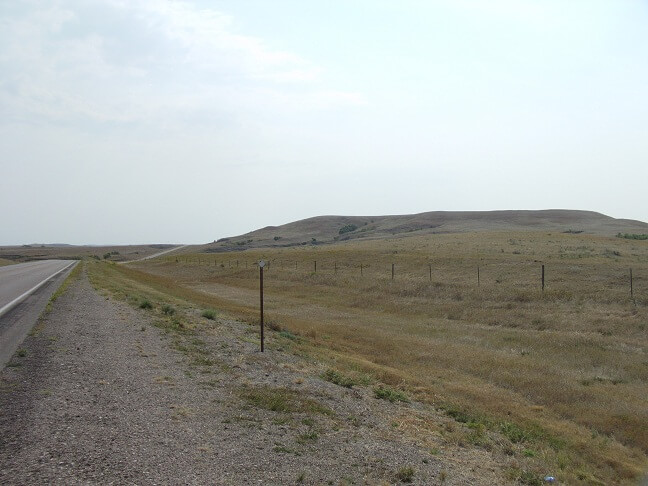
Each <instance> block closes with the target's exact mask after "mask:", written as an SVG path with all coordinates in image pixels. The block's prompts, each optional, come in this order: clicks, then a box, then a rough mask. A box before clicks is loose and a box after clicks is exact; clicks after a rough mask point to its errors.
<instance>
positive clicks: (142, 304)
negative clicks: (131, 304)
mask: <svg viewBox="0 0 648 486" xmlns="http://www.w3.org/2000/svg"><path fill="white" fill-rule="evenodd" d="M139 308H140V309H152V308H153V305H152V304H151V303H150V302H149V301H148V300H146V299H144V300H143V301H142V302H140V305H139Z"/></svg>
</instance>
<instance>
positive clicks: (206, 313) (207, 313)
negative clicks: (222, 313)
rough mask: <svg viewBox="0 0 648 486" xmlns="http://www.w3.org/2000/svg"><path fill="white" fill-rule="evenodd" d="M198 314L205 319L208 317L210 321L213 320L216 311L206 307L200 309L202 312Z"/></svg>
mask: <svg viewBox="0 0 648 486" xmlns="http://www.w3.org/2000/svg"><path fill="white" fill-rule="evenodd" d="M200 315H201V316H203V317H204V318H206V319H209V320H210V321H213V320H214V319H216V311H215V310H212V309H206V310H204V311H202V314H200Z"/></svg>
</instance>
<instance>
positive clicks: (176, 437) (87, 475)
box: [0, 273, 506, 485]
mask: <svg viewBox="0 0 648 486" xmlns="http://www.w3.org/2000/svg"><path fill="white" fill-rule="evenodd" d="M186 312H187V313H188V314H187V315H186V316H185V315H180V313H178V314H177V315H176V318H175V320H172V321H171V320H169V319H167V320H166V321H164V320H162V321H161V319H160V317H159V316H158V315H157V314H155V313H152V312H151V311H147V310H140V309H134V308H132V307H130V306H129V305H127V304H126V303H123V302H121V301H117V300H113V299H112V298H110V297H109V296H107V295H102V294H101V293H99V292H97V291H96V290H95V289H93V288H92V286H91V285H90V283H89V282H88V279H87V276H86V275H85V273H84V274H82V276H81V277H79V279H78V280H77V281H75V282H74V283H73V284H72V285H71V286H70V287H69V289H68V290H67V292H66V293H65V294H64V295H63V296H61V297H60V298H59V299H58V300H57V301H56V302H55V304H54V305H53V308H52V310H51V312H50V313H48V314H47V315H45V316H44V317H43V318H42V319H41V322H40V323H39V324H38V325H37V326H36V327H35V329H34V331H33V332H32V333H31V335H30V336H29V337H28V338H27V339H26V340H25V342H24V343H23V345H22V347H21V351H20V352H19V353H17V354H16V355H15V356H14V358H13V359H12V361H11V362H10V363H9V365H8V366H7V368H5V369H4V370H3V371H2V372H1V373H0V483H1V484H17V485H20V484H43V483H55V484H113V483H114V484H277V485H284V484H335V485H338V484H395V483H400V482H402V481H408V480H410V481H411V483H413V484H502V483H505V482H506V481H504V480H503V479H502V477H501V476H500V473H499V472H498V471H499V470H500V467H501V466H500V461H498V459H497V458H496V457H493V456H492V455H491V454H490V453H489V452H488V451H486V450H483V449H480V448H477V447H470V448H468V447H465V446H464V445H463V444H461V443H456V444H455V443H453V442H452V440H451V438H452V436H453V428H454V427H456V426H457V425H456V422H454V421H453V420H452V419H449V418H447V417H444V416H443V415H441V414H439V413H437V412H435V411H434V410H432V409H430V407H426V406H423V405H421V404H417V403H402V402H396V403H391V402H389V401H385V400H378V399H376V398H375V397H374V394H373V389H372V386H354V387H353V388H345V387H342V386H338V385H335V384H333V383H330V382H328V381H325V380H323V379H322V378H321V377H320V374H321V373H322V371H323V369H321V367H320V365H318V364H317V363H315V362H313V361H312V360H309V359H308V358H305V357H300V356H297V355H296V354H295V353H292V352H291V351H290V346H291V338H290V337H282V336H280V335H279V334H277V333H273V334H272V335H271V336H270V337H269V346H268V349H267V351H266V352H265V353H263V354H261V353H259V352H258V350H257V348H258V345H257V344H256V334H255V333H256V329H255V328H252V327H251V326H249V325H248V324H245V323H241V322H237V321H233V320H228V319H220V318H217V319H215V320H209V319H205V318H201V317H200V315H199V311H198V310H197V309H195V310H191V309H189V310H186ZM192 312H193V314H192ZM185 321H187V322H189V321H191V322H197V323H199V326H198V327H196V326H184V325H183V322H185ZM174 326H175V327H176V328H175V329H173V327H174Z"/></svg>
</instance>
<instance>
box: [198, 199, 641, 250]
mask: <svg viewBox="0 0 648 486" xmlns="http://www.w3.org/2000/svg"><path fill="white" fill-rule="evenodd" d="M477 231H556V232H575V233H587V234H594V235H601V236H614V235H616V234H617V233H637V234H646V233H648V223H644V222H642V221H635V220H629V219H616V218H612V217H610V216H606V215H604V214H601V213H597V212H593V211H577V210H565V209H548V210H539V211H514V210H510V211H430V212H425V213H419V214H408V215H390V216H316V217H313V218H307V219H303V220H300V221H295V222H292V223H288V224H284V225H281V226H266V227H265V228H261V229H258V230H255V231H251V232H249V233H246V234H243V235H239V236H233V237H229V238H222V239H220V240H218V241H217V242H215V243H211V244H208V245H204V246H203V247H202V250H203V251H210V252H220V251H228V250H232V249H245V248H261V247H272V246H274V247H284V246H296V245H308V244H325V243H335V242H341V241H348V240H352V239H358V238H388V237H394V236H406V235H411V234H417V235H421V234H435V233H437V234H438V233H465V232H477Z"/></svg>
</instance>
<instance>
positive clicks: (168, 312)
mask: <svg viewBox="0 0 648 486" xmlns="http://www.w3.org/2000/svg"><path fill="white" fill-rule="evenodd" d="M175 312H176V310H175V308H174V307H172V306H170V305H169V304H164V305H163V306H162V313H163V314H165V315H167V316H172V315H173V314H175Z"/></svg>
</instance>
